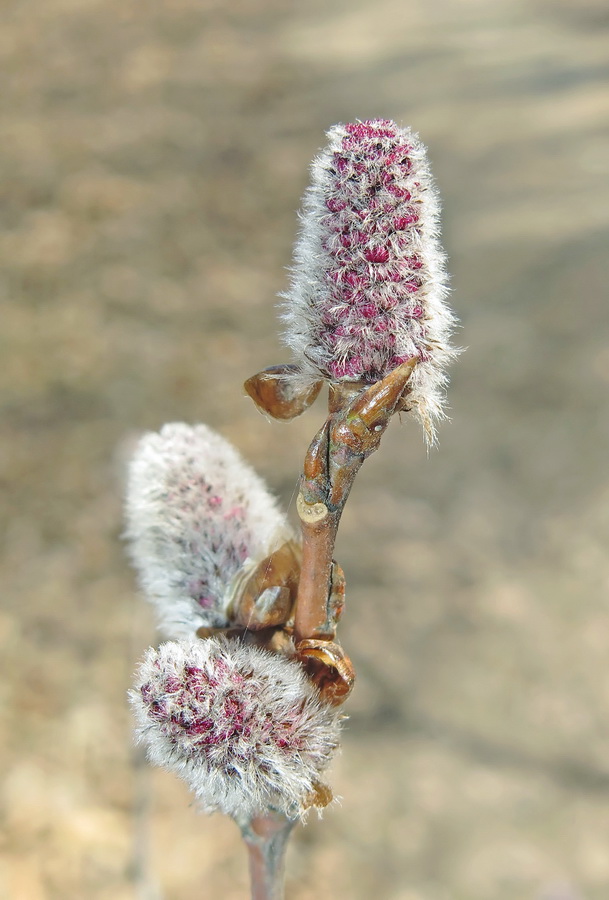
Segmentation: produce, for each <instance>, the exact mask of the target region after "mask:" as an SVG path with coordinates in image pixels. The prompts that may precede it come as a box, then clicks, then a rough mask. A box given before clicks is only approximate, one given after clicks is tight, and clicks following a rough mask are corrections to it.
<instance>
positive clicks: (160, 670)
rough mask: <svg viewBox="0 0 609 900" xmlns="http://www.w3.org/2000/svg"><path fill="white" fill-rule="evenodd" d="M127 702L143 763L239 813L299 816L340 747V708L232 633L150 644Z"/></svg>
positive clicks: (294, 670)
mask: <svg viewBox="0 0 609 900" xmlns="http://www.w3.org/2000/svg"><path fill="white" fill-rule="evenodd" d="M130 699H131V703H132V706H133V709H134V712H135V716H136V720H137V729H138V737H139V739H140V740H141V741H142V742H143V743H145V744H146V747H147V751H148V758H149V759H150V761H151V762H152V763H154V764H155V765H158V766H162V767H163V768H166V769H168V770H169V771H172V772H174V773H175V774H176V775H179V776H180V777H181V778H183V779H184V781H185V782H186V783H187V784H188V786H189V787H190V789H191V790H192V791H193V792H194V794H195V796H196V797H197V799H198V800H199V801H200V802H201V804H202V806H203V808H204V809H205V810H207V811H213V810H220V811H222V812H224V813H227V814H228V815H231V816H234V817H237V818H240V817H246V818H247V817H248V816H251V815H253V814H255V813H257V812H263V811H265V810H268V809H270V808H274V809H276V810H280V811H281V812H283V813H285V814H286V815H288V816H290V817H294V818H296V817H297V816H298V815H300V814H302V813H303V812H304V810H305V809H306V807H307V806H308V805H310V802H311V795H312V794H313V793H314V791H315V786H316V782H317V780H318V777H319V775H320V774H321V773H322V772H323V770H324V769H325V768H326V767H327V765H328V764H329V762H330V760H331V758H332V755H333V754H334V751H335V750H336V747H337V744H338V733H339V721H340V718H341V716H340V713H338V711H337V709H336V707H330V706H328V705H326V704H324V703H321V702H320V700H319V697H318V694H317V691H316V688H315V687H313V685H312V684H311V682H310V681H309V680H308V679H307V677H306V676H305V674H304V672H303V670H302V668H301V667H300V665H299V664H298V663H297V662H295V661H292V660H289V659H286V658H285V657H283V656H279V655H277V654H274V653H269V652H267V651H265V650H260V649H258V648H256V647H253V646H251V645H246V644H243V643H241V642H239V641H235V640H227V639H225V638H213V639H208V640H205V641H202V640H192V641H179V642H169V643H166V644H162V645H161V646H160V647H159V649H158V650H155V649H152V648H151V649H150V650H148V652H147V654H146V657H145V658H144V660H143V662H142V664H141V666H140V668H139V671H138V672H137V675H136V681H135V688H134V690H133V691H132V692H131V694H130Z"/></svg>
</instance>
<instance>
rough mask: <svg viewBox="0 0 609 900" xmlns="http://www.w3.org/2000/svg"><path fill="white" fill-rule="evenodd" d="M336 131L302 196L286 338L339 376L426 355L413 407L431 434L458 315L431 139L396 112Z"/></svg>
mask: <svg viewBox="0 0 609 900" xmlns="http://www.w3.org/2000/svg"><path fill="white" fill-rule="evenodd" d="M328 138H329V144H328V146H327V147H326V149H325V150H324V151H323V152H322V154H321V155H320V156H319V157H318V158H317V159H316V160H314V161H313V164H312V184H311V187H310V188H309V189H308V191H307V193H306V194H305V197H304V200H303V213H302V231H301V235H300V238H299V240H298V242H297V244H296V248H295V266H294V269H293V277H292V285H291V290H290V291H289V292H288V293H287V294H286V295H285V299H286V303H285V306H284V311H285V312H284V318H285V321H286V323H287V327H286V332H285V337H286V341H287V343H288V344H289V345H290V346H291V347H292V349H293V351H294V353H295V356H296V358H297V361H298V363H299V364H300V367H301V370H302V373H303V375H304V376H305V377H310V378H318V377H319V376H320V375H321V376H322V377H324V378H327V379H329V380H331V381H336V380H353V381H363V382H365V383H373V382H375V381H377V380H378V379H380V378H382V377H383V376H384V375H386V374H387V373H388V372H390V371H391V370H392V369H393V368H395V367H396V366H397V365H399V364H400V362H402V361H404V360H407V359H411V358H413V357H415V358H416V359H417V360H418V361H419V365H418V366H417V368H416V369H415V373H414V375H413V377H412V379H411V387H412V392H411V401H412V408H413V411H414V412H415V414H418V416H419V418H420V419H421V420H422V421H423V423H424V425H425V427H426V430H427V432H428V435H432V432H433V424H432V423H433V419H434V418H436V417H438V416H441V415H442V401H443V387H444V384H445V381H446V376H445V374H444V368H445V365H446V363H447V362H448V361H449V359H450V358H451V357H452V356H453V355H454V351H453V350H452V349H451V347H450V345H449V337H450V333H451V331H452V328H453V325H454V318H453V316H452V313H451V312H450V310H449V309H448V308H447V306H446V305H445V303H444V302H443V300H444V297H445V296H446V293H447V287H446V275H445V269H444V254H443V252H442V249H441V247H440V244H439V240H438V233H439V203H438V198H437V193H436V191H435V188H434V185H433V180H432V177H431V173H430V171H429V166H428V162H427V158H426V152H425V148H424V147H423V145H422V144H421V143H420V141H419V140H418V138H417V136H416V135H415V134H413V133H412V132H411V131H410V130H409V129H403V128H399V127H398V126H397V125H396V124H395V123H394V122H391V121H389V120H386V119H374V120H370V121H365V122H354V123H351V124H348V125H336V126H334V128H332V129H330V131H329V132H328Z"/></svg>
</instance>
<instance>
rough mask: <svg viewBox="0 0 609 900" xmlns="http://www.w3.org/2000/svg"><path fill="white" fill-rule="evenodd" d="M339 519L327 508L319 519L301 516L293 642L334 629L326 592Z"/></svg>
mask: <svg viewBox="0 0 609 900" xmlns="http://www.w3.org/2000/svg"><path fill="white" fill-rule="evenodd" d="M301 505H302V504H301ZM339 520H340V512H339V511H337V512H333V513H331V512H330V511H327V513H326V515H325V517H324V518H323V519H322V520H321V521H319V522H313V523H309V522H306V521H304V520H301V529H302V567H301V570H300V585H299V588H298V603H297V605H296V615H295V618H294V641H295V643H296V644H298V642H299V641H301V640H303V639H304V638H324V637H327V638H332V637H333V631H334V630H333V629H332V628H330V629H329V628H328V624H327V618H328V595H329V592H330V585H331V578H332V558H333V556H334V543H335V540H336V532H337V530H338V523H339Z"/></svg>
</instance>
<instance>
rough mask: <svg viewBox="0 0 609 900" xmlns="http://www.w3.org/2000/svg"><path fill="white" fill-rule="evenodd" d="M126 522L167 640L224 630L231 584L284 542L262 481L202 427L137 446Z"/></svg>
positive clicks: (284, 531) (282, 521)
mask: <svg viewBox="0 0 609 900" xmlns="http://www.w3.org/2000/svg"><path fill="white" fill-rule="evenodd" d="M126 521H127V527H126V532H125V535H126V537H127V539H128V541H129V544H130V551H131V558H132V560H133V563H134V565H135V568H136V570H137V571H138V574H139V580H140V584H141V587H142V589H143V591H144V594H145V595H146V597H147V599H149V600H150V601H151V602H152V603H153V604H154V605H155V607H156V611H157V613H158V617H159V624H160V627H161V628H162V630H163V632H164V634H165V635H166V636H167V637H171V638H180V637H190V636H192V635H193V634H194V633H195V632H196V630H197V628H199V627H200V626H208V627H219V628H221V627H225V626H227V625H228V619H227V605H228V602H229V600H230V597H231V585H232V582H233V579H234V578H235V577H236V576H238V575H239V574H240V573H242V572H243V571H244V569H245V568H246V567H249V566H253V565H255V564H256V563H258V562H259V561H260V560H262V559H264V557H265V556H267V555H268V554H269V553H271V552H272V551H273V550H274V549H276V547H277V546H278V545H279V544H280V543H281V542H282V541H283V540H286V539H288V538H289V537H290V536H291V531H290V528H289V526H288V524H287V521H286V518H285V516H284V515H283V514H282V513H281V512H280V511H279V509H278V507H277V504H276V502H275V500H274V499H273V497H271V495H270V494H269V492H268V490H267V488H266V486H265V485H264V483H263V482H262V480H261V479H260V478H259V477H258V476H257V475H256V473H255V472H254V471H253V470H252V469H251V468H250V467H249V466H248V465H247V464H246V463H245V462H244V461H243V459H242V458H241V456H240V455H239V454H238V453H237V451H236V450H235V448H234V447H233V446H232V445H231V444H230V443H229V442H228V441H226V440H225V439H224V438H222V437H221V436H220V435H219V434H217V433H216V432H214V431H213V430H212V429H211V428H208V427H207V426H205V425H195V426H190V425H185V424H182V423H173V424H169V425H165V426H164V427H163V428H162V429H161V431H160V432H159V433H156V432H152V433H149V434H146V435H144V436H143V437H142V438H141V440H140V442H139V444H138V446H137V448H136V451H135V454H134V457H133V460H132V462H131V465H130V468H129V477H128V485H127V497H126Z"/></svg>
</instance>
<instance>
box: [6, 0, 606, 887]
mask: <svg viewBox="0 0 609 900" xmlns="http://www.w3.org/2000/svg"><path fill="white" fill-rule="evenodd" d="M2 19H3V22H2V28H1V30H0V57H1V60H2V62H1V66H2V75H1V78H2V99H1V101H0V103H1V106H2V116H1V122H0V129H1V139H0V156H1V160H2V162H1V165H2V192H3V200H2V205H1V213H0V215H1V217H2V231H1V234H0V254H1V257H2V262H1V274H0V302H1V334H0V358H1V368H0V372H1V375H0V380H1V386H0V391H1V404H2V417H1V421H0V429H1V450H0V465H1V479H2V488H3V491H2V501H1V503H2V530H3V551H2V599H3V603H2V610H1V613H0V644H1V650H0V653H1V658H2V678H1V680H0V697H1V700H2V708H3V720H4V724H3V738H2V746H1V749H0V765H1V769H2V772H3V779H2V786H1V788H0V813H1V815H2V817H3V820H4V825H5V832H4V837H3V838H2V841H1V843H0V897H2V898H9V900H47V898H48V900H89V898H91V900H127V898H136V897H137V898H139V900H158V898H166V900H187V898H189V900H190V898H194V897H201V898H203V897H205V898H224V900H239V898H245V897H246V896H247V892H248V888H247V872H246V860H245V853H244V851H243V848H242V846H241V844H240V840H239V837H238V833H237V831H236V829H235V827H234V825H233V824H232V823H231V822H230V821H227V820H225V819H223V818H221V817H219V816H215V817H212V818H206V817H202V816H199V815H197V814H196V813H195V811H194V810H193V809H192V808H191V807H190V805H189V797H188V794H187V792H186V790H185V789H184V788H183V787H182V785H181V784H180V783H178V782H177V781H176V780H174V779H173V778H171V777H170V776H168V775H164V774H163V773H159V772H146V771H145V770H144V771H139V770H138V768H137V766H136V760H135V758H134V752H133V749H132V746H131V723H130V718H129V713H128V710H127V708H126V703H125V692H126V690H127V687H128V685H129V683H130V678H131V672H132V671H133V668H134V665H135V662H136V659H137V658H138V657H139V656H140V654H141V652H142V650H143V648H144V647H145V646H147V645H148V643H149V642H151V641H153V640H155V636H154V632H153V629H152V624H151V616H150V614H149V611H148V610H147V609H146V608H145V607H144V604H143V602H142V601H141V600H140V599H138V597H137V595H136V589H135V582H134V578H133V575H132V573H131V571H130V570H129V568H128V566H127V564H126V561H125V557H124V551H123V547H122V546H121V542H120V532H121V527H122V525H121V491H122V488H121V478H122V475H121V472H122V467H123V464H124V459H125V456H126V453H127V452H128V447H129V444H130V442H131V441H132V440H133V436H134V435H137V433H138V432H140V431H141V430H142V429H147V428H157V427H159V426H160V425H161V424H162V423H163V422H164V421H168V420H186V421H205V422H207V423H209V424H211V425H212V426H214V427H216V428H218V429H219V430H220V431H221V432H222V434H224V435H225V436H227V437H228V438H230V439H231V440H233V441H234V442H235V443H236V444H237V446H238V447H239V448H240V449H241V450H242V451H243V452H244V453H245V454H246V455H247V457H248V458H249V459H250V460H251V461H252V462H253V463H254V464H255V465H256V467H257V468H258V469H259V471H261V473H262V474H264V475H265V476H266V477H267V478H268V480H269V482H270V484H271V485H272V487H273V489H274V490H275V491H277V492H278V493H279V494H280V495H281V496H282V498H283V499H284V501H285V503H286V504H287V503H289V502H290V501H291V498H292V497H293V490H294V486H295V483H296V477H297V473H298V471H299V468H300V464H301V459H302V455H303V453H304V449H305V447H306V445H307V443H308V440H309V439H310V437H311V436H312V434H313V433H314V432H315V431H316V430H317V428H318V427H319V424H320V422H321V419H322V416H323V406H322V405H321V404H320V403H319V402H318V404H317V405H316V406H315V407H314V409H313V410H312V411H309V413H308V414H307V415H306V416H304V417H303V418H302V419H301V420H297V421H296V422H294V423H293V424H292V425H290V426H285V425H283V426H282V425H279V424H269V423H268V422H266V421H265V420H264V419H263V418H262V417H261V416H259V415H258V414H257V413H256V411H255V410H254V408H253V406H252V405H251V404H250V402H249V401H248V400H247V399H245V398H244V396H243V392H242V388H241V385H242V382H243V380H244V379H245V378H246V377H248V376H249V375H250V374H252V373H253V372H254V371H257V370H259V369H261V368H263V367H265V366H267V365H271V364H274V363H277V362H281V361H284V360H285V359H286V358H287V355H286V353H285V352H284V351H283V349H282V348H281V345H280V341H279V338H278V337H277V320H276V311H275V308H274V304H275V302H276V301H275V298H276V294H277V292H278V291H280V290H282V289H284V288H285V286H286V282H287V277H286V272H285V268H286V266H288V265H289V262H290V254H291V244H292V240H293V237H294V235H295V232H296V227H297V226H296V216H295V210H296V209H297V207H298V205H299V198H300V196H301V194H302V191H303V189H304V187H305V185H306V183H307V178H308V174H307V167H308V164H309V161H310V159H311V157H312V155H313V154H314V153H315V151H316V150H317V149H318V147H319V146H321V145H322V144H323V142H324V136H323V135H324V131H325V129H326V128H327V127H329V126H330V125H331V124H333V123H335V122H337V121H349V120H352V119H354V118H357V117H359V118H366V117H372V116H388V117H392V118H395V119H396V120H397V121H398V122H400V123H401V124H404V125H406V124H410V125H411V126H412V127H413V128H415V129H416V130H418V131H419V132H420V134H421V137H422V139H423V140H424V141H425V143H426V144H427V145H428V146H429V149H430V155H431V159H432V163H433V168H434V172H435V175H436V178H437V181H438V183H439V187H440V189H441V192H442V195H443V199H444V209H445V212H444V237H445V245H446V248H447V250H448V253H449V255H450V258H451V262H450V269H451V272H452V284H453V297H452V301H453V304H454V307H455V309H456V311H457V314H458V315H459V317H460V319H461V321H462V325H463V328H462V330H461V332H460V334H459V336H458V340H459V342H460V343H461V344H462V345H465V346H467V347H468V348H469V349H468V350H467V353H465V354H464V355H463V356H462V357H461V358H460V360H459V361H458V363H457V364H456V365H455V366H454V368H453V377H452V387H451V390H450V404H451V415H452V419H453V421H452V422H451V423H450V424H446V425H444V427H443V428H442V429H441V434H440V447H439V449H438V450H434V451H432V452H431V453H430V455H429V457H428V456H427V455H426V451H425V448H424V445H423V440H422V436H421V434H420V433H419V431H418V429H417V428H416V427H415V426H414V425H413V424H412V423H410V422H405V423H403V424H402V426H400V425H399V424H398V423H396V424H395V425H394V426H393V428H392V429H391V431H390V433H389V434H388V435H387V437H386V439H385V441H384V444H383V447H382V448H381V451H380V452H379V453H378V454H377V456H376V457H373V458H372V459H371V460H370V462H369V463H368V464H367V465H366V467H365V468H364V470H363V471H362V473H361V475H360V477H359V481H358V483H357V485H356V487H355V490H354V493H353V497H352V499H351V501H350V504H349V506H348V509H347V513H346V516H345V520H344V525H343V528H342V532H341V537H340V541H339V548H338V557H339V559H340V561H341V562H342V564H343V566H344V568H345V570H346V573H347V580H348V585H349V591H348V603H349V606H348V611H347V614H346V618H345V622H344V624H343V626H342V629H341V639H342V642H343V644H344V646H345V647H346V648H347V649H348V651H349V652H350V653H351V655H352V656H353V658H354V661H355V664H356V666H357V669H358V673H359V681H358V686H357V689H356V691H355V694H354V697H353V699H352V700H351V702H350V704H349V715H350V720H349V723H348V726H347V730H346V733H345V741H344V751H343V755H342V757H341V759H340V760H339V762H338V764H337V765H336V767H335V774H334V786H335V788H336V791H337V793H338V794H340V795H341V796H342V798H343V800H342V805H340V806H337V807H334V808H333V809H331V810H330V811H329V812H327V813H326V815H325V817H324V820H323V821H322V822H318V821H316V820H314V819H313V818H312V819H311V821H310V824H309V825H308V826H307V827H306V828H305V829H300V830H299V831H298V833H297V835H296V837H295V839H294V840H293V842H292V847H291V850H290V856H289V861H288V869H289V871H288V897H290V898H293V900H314V898H315V900H317V898H353V900H367V898H378V900H606V898H607V897H609V756H608V751H609V728H608V724H607V720H608V707H609V654H608V646H609V610H608V605H607V589H608V587H609V555H608V545H609V473H608V467H607V459H608V456H609V453H608V450H609V417H608V414H607V413H608V404H607V388H608V385H609V309H608V304H607V299H608V289H607V284H608V282H609V256H608V254H607V235H608V227H607V226H608V224H609V179H608V176H609V86H608V76H609V9H608V7H607V4H606V2H604V0H578V2H575V0H572V2H569V0H520V2H518V0H486V2H484V0H426V2H425V0H375V2H370V0H348V2H347V0H313V2H305V3H300V4H299V3H286V2H283V3H282V2H279V0H233V2H226V0H225V2H221V0H167V2H166V3H162V2H155V0H152V2H137V3H135V2H131V0H128V2H124V0H103V2H102V0H13V2H10V0H9V2H6V3H5V4H3V15H2ZM292 514H293V510H292Z"/></svg>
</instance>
